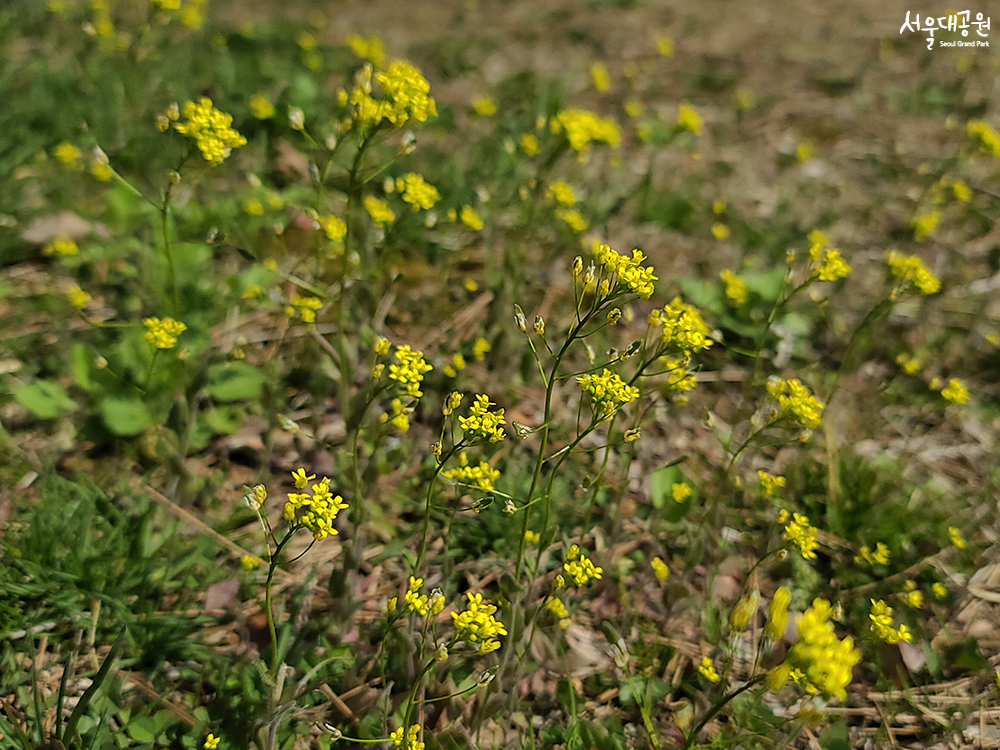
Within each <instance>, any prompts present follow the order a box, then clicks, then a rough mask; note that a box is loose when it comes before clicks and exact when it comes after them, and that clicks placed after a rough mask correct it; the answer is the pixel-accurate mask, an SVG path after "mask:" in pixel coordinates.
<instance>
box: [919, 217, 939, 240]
mask: <svg viewBox="0 0 1000 750" xmlns="http://www.w3.org/2000/svg"><path fill="white" fill-rule="evenodd" d="M940 222H941V212H940V211H937V210H934V211H930V212H929V213H925V214H917V215H916V216H914V217H913V239H915V240H916V241H917V242H922V241H923V240H925V239H927V238H928V237H930V236H931V235H932V234H933V233H934V230H935V229H937V226H938V224H939V223H940Z"/></svg>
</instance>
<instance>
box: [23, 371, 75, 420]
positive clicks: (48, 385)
mask: <svg viewBox="0 0 1000 750" xmlns="http://www.w3.org/2000/svg"><path fill="white" fill-rule="evenodd" d="M14 399H15V400H16V401H17V403H19V404H20V405H21V406H23V407H24V408H25V409H27V410H28V411H30V412H31V413H32V414H34V415H35V416H36V417H38V418H39V419H56V418H58V417H61V416H62V415H63V414H66V413H67V412H70V411H72V410H73V409H75V408H76V402H75V401H73V399H71V398H70V397H69V394H67V393H66V389H65V388H63V387H62V386H61V385H59V384H58V383H54V382H52V381H51V380H36V381H35V382H34V383H27V384H25V385H22V386H21V387H20V388H18V389H17V390H15V391H14Z"/></svg>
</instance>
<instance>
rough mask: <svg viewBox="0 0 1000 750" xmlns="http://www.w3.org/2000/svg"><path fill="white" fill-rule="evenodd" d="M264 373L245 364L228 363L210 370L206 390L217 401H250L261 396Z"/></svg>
mask: <svg viewBox="0 0 1000 750" xmlns="http://www.w3.org/2000/svg"><path fill="white" fill-rule="evenodd" d="M263 387H264V373H262V372H261V371H260V370H258V369H257V368H255V367H252V366H251V365H248V364H246V363H245V362H228V363H226V364H221V365H213V366H212V367H210V368H208V385H207V386H206V388H205V390H206V391H207V392H208V395H209V396H211V397H212V398H214V399H216V400H217V401H249V400H250V399H255V398H258V397H259V396H260V392H261V389H262V388H263Z"/></svg>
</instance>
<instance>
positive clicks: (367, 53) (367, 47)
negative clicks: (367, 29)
mask: <svg viewBox="0 0 1000 750" xmlns="http://www.w3.org/2000/svg"><path fill="white" fill-rule="evenodd" d="M346 42H347V46H348V47H350V48H351V52H353V53H354V54H355V55H357V56H358V57H360V58H361V59H362V60H370V61H371V63H372V65H374V66H375V67H376V68H381V67H382V66H383V65H385V46H384V45H383V44H382V40H381V39H379V38H378V36H376V35H374V34H373V35H372V36H370V37H363V36H361V35H360V34H351V35H350V36H349V37H347V39H346Z"/></svg>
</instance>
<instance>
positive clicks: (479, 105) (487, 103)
mask: <svg viewBox="0 0 1000 750" xmlns="http://www.w3.org/2000/svg"><path fill="white" fill-rule="evenodd" d="M472 111H473V112H475V113H476V114H477V115H479V116H480V117H492V116H493V115H495V114H496V113H497V102H496V99H493V98H491V97H489V96H479V97H476V98H475V99H473V100H472Z"/></svg>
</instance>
